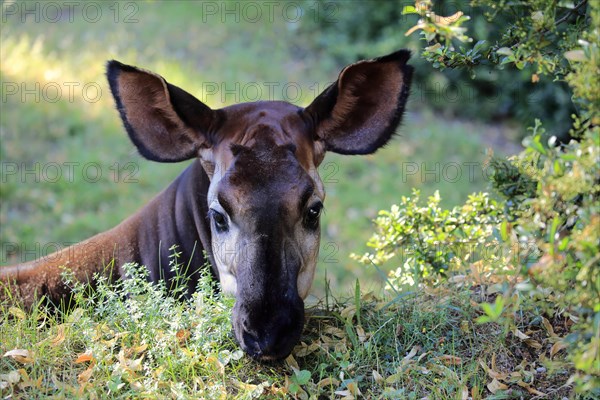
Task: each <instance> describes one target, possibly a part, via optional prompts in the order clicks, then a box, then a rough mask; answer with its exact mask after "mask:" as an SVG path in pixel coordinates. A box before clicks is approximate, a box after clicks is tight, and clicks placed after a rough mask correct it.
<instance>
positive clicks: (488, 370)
mask: <svg viewBox="0 0 600 400" xmlns="http://www.w3.org/2000/svg"><path fill="white" fill-rule="evenodd" d="M479 365H481V367H482V368H483V370H484V371H485V373H486V374H488V376H489V377H490V378H492V379H500V380H504V379H506V378H507V377H508V374H506V373H502V372H498V371H496V370H495V369H494V367H495V366H496V357H495V354H494V355H493V356H492V368H490V367H488V366H487V365H486V364H485V363H484V362H483V360H479Z"/></svg>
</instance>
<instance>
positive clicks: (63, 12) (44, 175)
mask: <svg viewBox="0 0 600 400" xmlns="http://www.w3.org/2000/svg"><path fill="white" fill-rule="evenodd" d="M409 4H413V2H406V1H404V2H400V1H384V0H381V1H375V0H370V1H296V2H283V1H268V2H255V1H248V2H223V1H139V2H138V1H118V2H104V1H102V2H101V1H89V2H85V1H79V2H68V1H65V2H63V1H55V2H54V1H53V2H40V1H37V2H21V1H19V2H11V1H4V2H2V16H1V18H2V24H1V26H2V28H1V29H2V31H1V49H0V64H1V68H0V81H1V82H0V83H1V85H2V86H1V87H2V101H1V104H0V106H1V110H0V111H1V113H0V165H1V171H0V172H1V180H0V245H1V251H0V265H5V264H10V263H14V262H22V261H25V260H29V259H33V258H37V257H40V256H43V255H46V254H48V253H50V252H52V251H54V250H57V249H60V248H62V247H64V246H66V245H69V244H71V243H75V242H78V241H80V240H83V239H85V238H87V237H89V236H91V235H93V234H95V233H98V232H101V231H103V230H106V229H108V228H110V227H112V226H114V225H116V224H117V223H119V222H120V221H121V220H123V219H124V218H125V217H127V216H128V215H130V214H131V213H133V212H134V211H135V210H137V209H138V208H140V207H141V206H142V205H143V204H145V203H146V202H147V201H148V200H149V199H151V198H152V197H153V196H154V195H156V194H157V193H158V192H159V191H160V190H161V189H163V188H164V187H166V186H167V185H168V184H169V183H170V182H171V181H172V180H173V179H174V178H175V177H176V176H177V175H178V174H179V172H181V171H182V170H183V169H184V168H185V165H182V164H174V165H173V164H158V163H152V162H149V161H146V160H144V159H142V158H141V157H140V156H139V155H138V154H137V153H136V151H135V149H134V147H133V145H132V144H131V143H130V141H129V139H128V138H127V136H126V133H125V131H124V129H123V128H122V126H121V122H120V120H119V118H118V115H117V112H116V111H115V109H114V105H113V100H112V98H111V95H110V92H109V89H108V85H107V83H106V80H105V78H104V67H105V63H106V61H107V60H109V59H117V60H119V61H121V62H123V63H126V64H132V65H137V66H141V67H143V68H146V69H149V70H152V71H155V72H157V73H159V74H161V75H162V76H164V77H165V78H166V79H167V80H168V81H169V82H171V83H173V84H175V85H177V86H180V87H182V88H184V89H185V90H187V91H188V92H190V93H192V94H194V95H195V96H196V97H198V98H199V99H200V100H202V101H204V102H205V103H207V104H208V105H209V106H211V107H213V108H220V107H223V106H226V105H229V104H233V103H237V102H243V101H254V100H286V101H290V102H292V103H295V104H297V105H300V106H306V105H308V104H309V103H310V101H311V100H312V99H313V98H314V97H315V96H316V95H317V94H318V93H320V91H321V90H323V89H324V88H325V87H326V86H327V85H328V84H329V83H330V82H331V81H333V80H335V79H336V77H337V74H338V73H339V71H340V70H341V68H342V67H343V66H344V65H346V64H348V63H351V62H354V61H356V60H358V59H361V58H370V57H375V56H380V55H384V54H386V53H389V52H392V51H394V50H397V49H399V48H409V49H412V50H413V60H412V62H411V63H412V64H413V65H414V66H415V67H416V74H415V79H414V82H413V88H412V94H411V98H410V100H409V102H410V104H409V106H408V110H407V112H406V115H405V119H404V123H403V125H402V128H401V129H400V131H399V132H398V136H397V137H396V138H395V139H394V140H393V141H392V143H391V144H390V145H389V146H387V147H386V148H385V149H383V150H381V151H379V152H378V153H377V154H376V155H372V156H366V157H347V156H346V157H344V156H339V155H336V154H329V155H328V156H327V157H326V159H325V161H324V163H323V164H322V165H321V167H320V171H321V177H322V179H323V181H324V183H325V187H326V190H327V201H326V203H325V207H326V208H325V214H324V220H323V224H322V226H323V236H322V241H321V252H320V259H319V266H318V271H317V276H316V279H315V286H314V293H315V294H316V295H317V296H321V295H322V294H323V293H324V290H325V285H326V284H325V282H326V279H327V280H328V281H329V282H330V286H331V288H332V290H333V292H334V293H340V294H348V293H349V292H348V290H349V288H350V287H352V286H353V285H354V282H355V280H356V279H357V278H358V279H360V281H361V286H362V287H363V288H366V289H373V290H377V289H378V288H380V287H381V284H382V282H383V281H382V278H381V276H380V275H379V274H378V272H377V271H376V270H375V269H374V268H368V267H364V266H362V265H360V264H359V263H358V262H356V261H354V260H352V259H350V257H349V254H350V253H358V254H360V253H363V252H364V251H365V250H366V246H365V243H366V241H367V240H368V239H369V237H370V235H371V231H372V223H371V220H372V219H373V218H374V217H375V216H376V215H377V212H378V210H380V209H388V208H389V207H390V206H391V205H392V204H394V203H397V202H399V199H400V198H401V196H403V195H408V194H410V192H411V189H412V188H413V187H415V188H419V189H420V190H421V193H422V195H423V196H428V195H431V194H433V193H434V191H435V190H436V189H439V190H440V192H441V193H443V195H444V196H445V197H444V198H443V205H444V206H447V207H451V206H453V205H458V204H460V203H462V202H464V200H465V199H466V198H467V195H468V194H469V193H471V192H475V191H483V190H487V189H488V182H487V179H486V171H485V167H486V165H487V164H486V163H487V161H488V160H489V157H490V154H491V153H492V152H493V153H494V154H495V155H510V154H514V153H516V152H517V151H518V150H519V142H520V139H521V138H522V137H523V136H524V134H525V132H526V130H525V129H523V128H522V127H523V126H527V125H529V124H530V123H531V122H532V121H530V120H529V118H530V116H531V115H536V116H543V119H544V121H543V122H545V123H546V126H548V127H552V129H553V132H552V134H555V135H561V134H562V133H566V130H567V129H568V127H563V126H561V125H560V124H559V123H558V122H555V121H561V120H562V121H569V118H568V117H567V118H565V117H564V115H569V113H570V109H569V107H570V106H569V105H568V104H570V101H569V95H568V94H567V92H566V90H564V89H563V88H561V86H560V84H558V83H554V82H550V81H548V82H545V81H540V82H537V84H535V85H533V84H532V83H531V73H530V72H529V73H524V74H523V76H520V75H519V74H518V73H515V72H514V71H511V72H510V75H509V73H508V72H506V74H503V72H504V71H500V72H498V71H495V72H489V73H479V74H478V75H477V76H474V77H471V76H465V75H464V72H460V73H458V72H455V71H452V70H446V71H444V72H440V71H438V70H435V69H433V68H432V67H431V66H430V65H429V64H428V63H426V62H422V61H420V60H419V53H420V49H421V48H422V46H423V43H422V42H421V41H419V36H417V35H411V36H410V37H406V36H405V32H406V31H407V30H408V29H409V28H410V27H411V26H413V25H415V23H416V17H415V16H403V15H401V10H402V7H403V6H404V5H409ZM436 6H437V7H438V8H441V9H440V10H438V12H437V14H438V15H451V14H453V13H454V12H456V11H457V10H459V9H461V10H463V11H464V10H468V9H469V6H468V2H461V1H458V2H456V1H454V2H444V1H437V2H436ZM467 14H469V15H471V16H472V17H473V19H472V20H471V21H470V22H469V23H468V24H467V26H468V27H469V28H470V29H471V32H472V36H474V37H476V38H478V39H487V40H490V41H492V42H493V41H494V38H497V37H499V35H501V34H502V32H495V31H493V27H491V26H490V25H489V24H488V23H486V21H485V19H484V18H483V16H481V17H479V14H478V13H477V11H476V10H472V11H470V12H467ZM495 26H503V25H502V24H495ZM548 93H552V96H550V95H547V94H548ZM490 149H492V150H490ZM184 164H185V163H184ZM391 267H393V266H391ZM325 277H326V279H325Z"/></svg>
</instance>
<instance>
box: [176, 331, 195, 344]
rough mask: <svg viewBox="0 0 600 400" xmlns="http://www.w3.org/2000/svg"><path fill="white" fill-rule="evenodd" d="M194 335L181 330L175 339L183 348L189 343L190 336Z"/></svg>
mask: <svg viewBox="0 0 600 400" xmlns="http://www.w3.org/2000/svg"><path fill="white" fill-rule="evenodd" d="M191 335H192V333H191V332H190V331H189V330H187V329H180V330H178V331H177V333H176V334H175V337H176V338H177V341H178V342H179V345H180V346H183V345H185V344H186V343H187V341H188V339H189V338H190V336H191Z"/></svg>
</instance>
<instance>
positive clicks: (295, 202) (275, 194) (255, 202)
mask: <svg viewBox="0 0 600 400" xmlns="http://www.w3.org/2000/svg"><path fill="white" fill-rule="evenodd" d="M231 151H232V153H233V154H234V157H235V159H234V162H233V165H232V166H231V168H230V170H229V171H228V173H227V175H226V177H225V179H224V180H223V182H221V190H220V191H219V200H220V201H221V202H222V203H225V204H226V205H229V206H230V207H235V208H237V207H239V208H243V209H244V210H246V211H252V210H254V211H256V210H255V209H256V208H265V207H267V208H269V207H271V211H272V213H273V214H278V211H277V210H280V211H285V212H290V213H293V214H295V211H294V210H297V209H298V208H299V206H300V205H301V203H302V201H305V200H306V197H307V196H309V195H310V194H312V191H313V190H314V188H313V186H314V185H313V181H312V179H311V178H310V176H309V175H308V173H306V171H305V170H304V168H303V167H302V166H301V165H300V163H299V162H298V160H297V159H296V155H295V152H296V146H295V145H294V144H292V143H286V144H283V145H278V144H276V143H275V141H274V140H273V139H272V138H271V137H269V136H268V135H267V136H261V137H259V138H257V140H256V141H255V142H254V144H253V146H251V147H246V146H242V145H232V146H231Z"/></svg>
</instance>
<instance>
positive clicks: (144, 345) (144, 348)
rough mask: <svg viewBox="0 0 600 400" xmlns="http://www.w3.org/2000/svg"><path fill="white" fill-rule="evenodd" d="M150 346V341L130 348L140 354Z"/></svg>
mask: <svg viewBox="0 0 600 400" xmlns="http://www.w3.org/2000/svg"><path fill="white" fill-rule="evenodd" d="M147 348H148V343H144V344H141V345H139V346H133V347H131V348H130V349H129V350H131V351H132V352H133V353H134V354H140V353H143V352H144V351H146V349H147Z"/></svg>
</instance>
